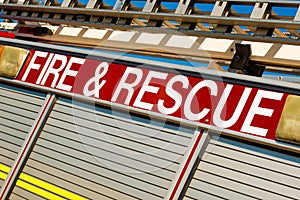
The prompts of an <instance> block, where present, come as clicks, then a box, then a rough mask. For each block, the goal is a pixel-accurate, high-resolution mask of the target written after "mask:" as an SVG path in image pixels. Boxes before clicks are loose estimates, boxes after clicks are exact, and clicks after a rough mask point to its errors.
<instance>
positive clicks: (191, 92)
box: [18, 51, 287, 139]
mask: <svg viewBox="0 0 300 200" xmlns="http://www.w3.org/2000/svg"><path fill="white" fill-rule="evenodd" d="M31 54H32V57H31V60H30V62H28V64H27V65H26V66H25V67H24V68H23V69H22V71H21V73H20V75H19V77H18V79H19V80H22V81H25V82H29V83H33V84H37V85H42V86H45V87H51V88H55V89H59V90H64V91H67V92H72V93H76V94H80V95H84V96H88V97H94V98H98V99H101V100H106V101H109V102H115V103H119V104H124V105H128V106H132V107H136V108H141V109H144V110H149V111H153V112H158V113H162V114H166V115H171V116H175V117H179V118H184V119H188V120H192V121H198V122H201V123H206V124H210V125H213V126H216V127H219V128H222V129H223V128H224V129H229V130H234V131H239V132H243V133H248V134H253V135H258V136H261V137H266V138H270V139H274V135H275V131H276V128H277V125H276V126H274V124H278V121H279V118H280V115H281V112H282V109H283V106H284V103H285V100H286V96H287V94H284V93H278V92H273V91H266V90H262V89H258V88H253V87H245V86H241V85H235V84H228V83H224V82H221V81H215V80H205V79H202V78H197V77H190V76H185V75H181V74H173V73H165V72H159V71H154V70H148V69H142V68H137V67H129V66H125V65H120V64H115V63H107V62H101V61H97V60H91V59H83V58H76V57H71V56H66V55H60V54H54V53H47V52H41V51H31Z"/></svg>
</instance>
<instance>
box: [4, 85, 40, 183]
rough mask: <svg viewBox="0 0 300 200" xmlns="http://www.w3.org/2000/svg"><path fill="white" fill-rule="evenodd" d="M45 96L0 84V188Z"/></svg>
mask: <svg viewBox="0 0 300 200" xmlns="http://www.w3.org/2000/svg"><path fill="white" fill-rule="evenodd" d="M44 99H45V95H44V94H40V93H37V92H31V91H29V90H25V89H21V88H18V87H13V86H9V85H5V84H0V174H2V176H1V177H0V187H2V184H3V182H4V177H5V176H6V175H7V174H8V172H9V170H10V168H11V167H12V164H13V163H14V161H15V159H16V158H17V155H18V153H19V151H20V150H21V147H22V145H23V143H24V140H25V138H26V136H27V133H28V132H29V130H30V129H31V126H32V125H33V123H34V121H35V118H36V116H37V114H38V112H39V111H40V109H41V106H42V104H43V102H44Z"/></svg>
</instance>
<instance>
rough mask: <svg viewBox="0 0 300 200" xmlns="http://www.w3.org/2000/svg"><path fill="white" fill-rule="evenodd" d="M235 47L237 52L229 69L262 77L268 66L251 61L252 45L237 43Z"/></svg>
mask: <svg viewBox="0 0 300 200" xmlns="http://www.w3.org/2000/svg"><path fill="white" fill-rule="evenodd" d="M235 49H236V52H235V54H234V56H233V58H232V60H231V63H230V65H229V71H230V72H233V73H238V74H247V75H250V76H258V77H261V76H262V74H263V72H264V70H265V68H266V66H264V65H258V64H256V63H254V62H251V60H250V56H251V53H252V52H251V45H250V44H239V43H236V44H235Z"/></svg>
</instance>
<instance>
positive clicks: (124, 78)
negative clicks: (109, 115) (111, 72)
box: [111, 67, 143, 105]
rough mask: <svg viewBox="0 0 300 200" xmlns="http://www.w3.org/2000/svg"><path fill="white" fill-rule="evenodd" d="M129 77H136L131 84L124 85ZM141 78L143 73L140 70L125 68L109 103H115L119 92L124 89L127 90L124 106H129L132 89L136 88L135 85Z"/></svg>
mask: <svg viewBox="0 0 300 200" xmlns="http://www.w3.org/2000/svg"><path fill="white" fill-rule="evenodd" d="M129 75H135V76H136V78H135V80H134V81H133V82H132V83H126V81H127V78H128V76H129ZM142 77H143V71H142V70H141V69H138V68H132V67H127V69H126V71H125V72H124V74H123V76H122V78H121V80H120V82H119V84H118V87H117V89H116V90H115V92H114V95H113V97H112V98H111V101H116V100H117V98H118V97H119V94H120V92H121V90H122V89H125V90H127V97H126V100H125V102H124V103H125V104H126V105H129V103H130V100H131V98H132V95H133V93H134V89H133V87H135V86H137V84H138V83H139V82H140V81H141V79H142Z"/></svg>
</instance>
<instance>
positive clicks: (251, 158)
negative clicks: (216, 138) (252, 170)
mask: <svg viewBox="0 0 300 200" xmlns="http://www.w3.org/2000/svg"><path fill="white" fill-rule="evenodd" d="M216 144H217V145H216V147H215V146H214V143H213V144H212V147H211V148H212V151H214V153H215V154H220V155H223V156H226V157H233V156H234V158H235V159H238V160H240V161H242V162H245V163H249V162H251V163H252V164H253V165H257V166H265V167H267V168H269V169H270V170H273V171H277V172H279V173H283V174H289V175H291V176H294V177H297V178H300V174H299V173H298V171H297V170H295V169H296V168H300V158H299V157H298V158H296V157H294V158H293V159H294V161H289V160H288V158H289V156H288V155H285V156H286V159H283V158H280V157H278V156H280V153H278V152H277V155H276V156H277V157H275V156H272V155H268V154H269V152H270V153H271V154H273V153H274V152H273V153H272V152H271V151H269V150H264V149H261V148H258V147H256V149H257V151H254V150H249V149H247V148H242V147H241V146H242V145H245V144H242V143H238V144H237V145H236V146H233V145H229V144H226V143H223V142H222V143H216ZM218 145H222V146H223V147H224V148H218ZM239 145H240V146H239ZM260 151H262V152H260ZM263 151H264V152H265V153H263ZM233 153H234V155H232V154H233ZM256 163H259V165H258V164H256ZM295 167H296V168H295Z"/></svg>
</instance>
